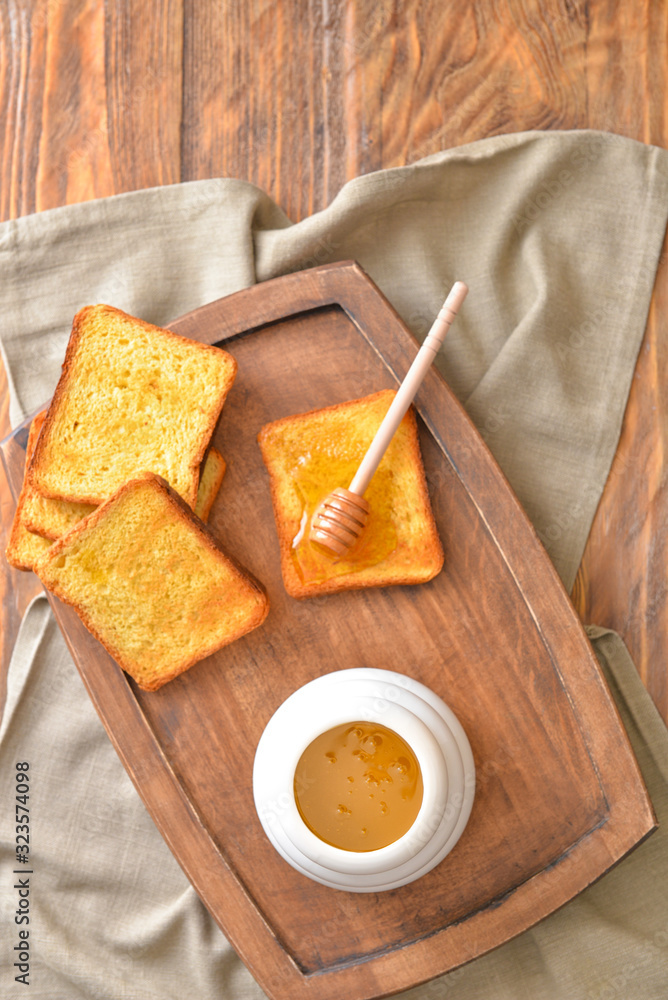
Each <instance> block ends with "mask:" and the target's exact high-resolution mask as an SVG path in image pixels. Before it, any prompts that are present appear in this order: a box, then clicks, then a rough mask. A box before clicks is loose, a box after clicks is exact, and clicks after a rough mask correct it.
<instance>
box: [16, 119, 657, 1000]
mask: <svg viewBox="0 0 668 1000" xmlns="http://www.w3.org/2000/svg"><path fill="white" fill-rule="evenodd" d="M667 211H668V153H666V152H665V151H663V150H660V149H656V148H653V147H648V146H644V145H642V144H640V143H636V142H633V141H632V140H628V139H624V138H621V137H617V136H613V135H608V134H603V133H595V132H561V133H559V132H557V133H524V134H518V135H510V136H500V137H496V138H494V139H489V140H482V141H480V142H477V143H474V144H472V145H469V146H463V147H460V148H457V149H454V150H449V151H446V152H443V153H440V154H437V155H435V156H432V157H429V158H427V159H426V160H423V161H421V162H420V163H418V164H415V165H413V166H411V167H404V168H397V169H395V170H388V171H383V172H380V173H376V174H370V175H367V176H365V177H361V178H358V179H357V180H355V181H352V182H351V183H349V184H348V185H346V186H345V187H344V189H343V190H342V191H341V192H340V194H339V195H338V196H337V198H336V199H335V200H334V202H333V203H332V204H331V205H330V206H329V208H327V209H326V210H325V211H323V212H321V213H319V214H317V215H315V216H313V217H311V218H309V219H306V220H304V221H303V222H300V223H298V224H296V225H293V224H292V223H291V222H290V220H288V219H287V218H286V216H285V215H284V214H283V213H282V212H281V210H280V209H279V208H278V207H277V206H276V205H275V204H274V203H273V202H272V201H271V199H269V198H268V197H267V195H266V194H264V193H263V192H262V191H260V190H259V189H257V188H256V187H254V186H253V185H250V184H247V183H245V182H242V181H236V180H229V179H220V180H212V181H201V182H192V183H189V184H183V185H177V186H173V187H167V188H162V189H154V190H149V191H141V192H135V193H132V194H127V195H119V196H117V197H115V198H110V199H105V200H102V201H96V202H89V203H86V204H82V205H76V206H71V207H66V208H61V209H54V210H51V211H49V212H44V213H41V214H38V215H35V216H30V217H27V218H24V219H19V220H16V221H12V222H8V223H5V224H3V225H2V226H0V305H2V315H3V326H2V331H1V338H2V340H1V342H2V350H3V357H4V360H5V364H6V366H7V369H8V372H9V379H10V388H11V402H12V410H11V412H12V419H13V421H14V422H17V421H18V420H19V419H20V418H21V417H22V416H23V415H25V414H26V413H28V412H30V411H31V410H33V409H35V408H36V407H37V406H38V405H40V404H41V403H43V402H44V401H45V400H46V399H47V398H48V397H49V395H50V394H51V392H52V391H53V388H54V386H55V383H56V381H57V378H58V375H59V370H60V364H61V362H62V358H63V354H64V349H65V344H66V341H67V337H68V335H69V330H70V325H71V320H72V316H73V315H74V313H75V312H76V311H77V309H79V308H80V307H81V306H82V305H85V304H88V303H92V302H96V301H106V302H110V303H111V304H113V305H116V306H119V307H120V308H123V309H126V310H127V311H128V312H130V313H133V314H135V315H138V316H141V317H143V318H145V319H147V320H150V321H152V322H156V323H159V324H165V323H168V322H169V321H170V320H172V319H174V318H176V317H177V316H178V315H180V314H183V313H185V312H187V311H188V310H190V309H193V308H196V307H197V306H199V305H202V304H204V303H205V302H208V301H211V300H213V299H216V298H218V297H220V296H222V295H225V294H228V293H230V292H233V291H236V290H238V289H240V288H243V287H246V286H248V285H250V284H252V283H253V282H255V281H260V280H265V279H267V278H270V277H273V276H275V275H277V274H281V273H285V272H288V271H293V270H296V269H300V268H304V267H308V266H312V265H315V264H317V263H326V262H329V261H334V260H341V259H350V258H354V259H356V260H358V261H359V262H360V264H361V265H362V266H363V267H364V268H365V269H366V270H367V272H368V273H369V274H370V276H371V277H372V278H373V279H374V280H375V281H376V283H377V284H378V285H379V286H380V288H381V289H382V290H383V291H384V292H385V294H386V295H387V296H388V298H389V299H390V301H391V302H392V303H393V304H394V305H395V307H396V308H397V309H398V311H399V312H400V314H401V315H402V316H403V317H404V319H405V320H406V322H407V324H408V325H409V327H411V328H412V329H413V331H414V332H415V334H416V335H417V336H418V337H421V336H423V335H424V334H425V333H426V331H427V329H428V326H429V324H430V322H431V320H432V318H433V316H434V315H435V313H436V312H437V310H438V307H439V306H440V304H441V302H442V300H443V298H444V295H445V293H446V292H447V290H448V288H449V287H450V285H451V283H452V282H453V281H454V280H455V279H456V278H461V279H462V280H464V281H466V282H467V283H468V284H469V286H470V289H471V291H470V294H469V297H468V299H467V301H466V303H465V305H464V307H463V309H462V311H461V314H460V316H459V317H458V320H457V323H456V325H455V326H454V327H453V329H452V331H451V332H450V334H449V335H448V338H447V341H446V345H445V348H444V350H443V353H442V357H441V358H440V359H439V364H440V366H441V369H442V371H443V373H444V374H445V376H446V378H447V380H448V382H449V384H450V385H451V386H452V388H453V390H454V391H455V393H456V394H457V395H458V397H459V398H460V399H461V400H462V402H463V403H464V405H465V406H466V408H467V410H468V412H469V413H470V414H471V416H472V418H473V419H474V421H475V422H476V424H477V426H478V428H479V429H480V431H481V433H482V435H483V436H484V437H485V439H486V440H487V443H488V444H489V446H490V448H491V450H492V452H493V453H494V455H495V456H496V458H497V460H498V461H499V463H500V464H501V466H502V468H503V469H504V471H505V472H506V475H507V476H508V478H509V480H510V483H511V485H512V486H513V488H514V489H515V491H516V493H517V494H518V496H519V498H520V500H521V502H522V503H523V505H524V507H525V509H526V510H527V512H528V514H529V516H530V517H531V519H532V521H533V523H534V525H535V527H536V529H537V531H538V533H539V535H540V537H541V538H542V539H543V541H544V543H545V545H546V548H547V550H548V552H549V554H550V556H551V558H552V559H553V561H554V563H555V565H556V567H557V569H558V571H559V573H560V575H561V577H562V580H563V581H564V583H565V585H566V586H567V587H570V585H571V583H572V581H573V578H574V575H575V572H576V569H577V566H578V564H579V561H580V558H581V555H582V550H583V547H584V544H585V541H586V537H587V534H588V530H589V526H590V523H591V519H592V517H593V513H594V511H595V508H596V504H597V502H598V499H599V497H600V494H601V491H602V488H603V485H604V483H605V479H606V476H607V474H608V471H609V468H610V463H611V460H612V457H613V455H614V451H615V447H616V444H617V440H618V435H619V430H620V426H621V420H622V416H623V412H624V406H625V403H626V398H627V394H628V388H629V385H630V382H631V378H632V374H633V368H634V364H635V359H636V356H637V352H638V349H639V346H640V342H641V339H642V334H643V331H644V326H645V321H646V316H647V309H648V305H649V299H650V294H651V289H652V285H653V280H654V274H655V269H656V264H657V261H658V257H659V253H660V249H661V244H662V239H663V235H664V230H665V224H666V213H667ZM592 638H593V641H594V644H595V648H596V651H597V653H598V655H599V657H600V659H601V662H602V663H603V665H604V669H605V670H606V672H607V675H608V677H609V680H610V683H611V686H612V690H613V693H614V694H615V697H616V699H617V702H618V705H619V707H620V711H621V712H622V715H623V717H624V721H625V723H626V725H627V728H628V731H629V735H630V737H631V739H632V741H633V744H634V747H635V750H636V753H637V755H638V758H639V762H640V764H641V766H642V768H643V772H644V774H645V779H646V781H647V783H648V787H649V789H650V793H651V794H652V798H653V802H654V806H655V809H656V810H657V813H658V814H659V818H660V819H661V816H662V815H663V816H664V817H665V814H666V777H667V769H666V758H667V756H668V750H667V743H668V736H667V735H666V731H665V727H664V726H663V724H662V722H661V720H660V718H659V717H658V715H657V713H656V712H655V711H654V709H653V706H652V704H651V701H650V699H649V697H648V696H647V695H646V692H645V691H644V689H643V687H642V685H641V684H640V681H639V680H638V678H637V674H636V673H635V670H634V668H633V665H632V663H631V662H630V660H629V658H628V654H627V653H626V652H625V650H624V648H623V645H622V644H621V642H620V641H619V640H618V638H617V637H615V636H613V635H611V634H610V633H605V632H602V631H596V632H594V633H593V634H592ZM22 760H26V761H29V762H30V768H31V773H32V774H33V776H34V793H33V794H34V798H33V799H32V800H31V801H32V804H33V810H34V814H33V815H34V819H33V824H34V825H33V830H32V836H33V841H34V842H33V863H34V869H35V875H34V876H33V879H34V882H33V885H34V898H33V906H34V908H33V910H32V911H31V912H32V917H31V919H32V921H33V924H32V927H33V930H32V933H31V941H32V942H33V946H34V954H33V959H32V962H31V986H30V994H31V995H32V996H33V997H40V998H41V997H44V998H47V997H48V998H49V1000H59V998H63V1000H71V998H74V997H81V998H84V1000H93V998H96V1000H97V998H99V997H113V998H115V1000H116V998H121V997H132V998H147V1000H149V998H150V1000H154V998H155V1000H157V998H160V1000H164V998H166V997H171V996H174V997H177V996H182V995H197V996H200V997H204V998H208V997H211V998H213V997H226V998H231V1000H236V998H240V1000H241V998H246V997H254V996H261V995H262V994H261V991H260V990H259V988H258V987H257V985H256V984H255V983H254V982H253V980H252V978H251V977H250V975H249V974H248V973H247V972H246V970H245V968H244V967H243V966H242V964H241V963H240V961H239V960H238V959H237V958H236V956H235V954H234V952H233V951H232V949H231V948H230V947H229V945H228V944H227V942H226V941H225V940H224V938H223V936H222V935H221V934H220V933H219V931H218V930H217V928H216V927H215V925H214V923H213V921H212V920H211V918H210V917H209V916H208V914H207V913H206V911H205V910H204V908H203V906H202V905H201V903H200V902H199V900H198V899H197V897H196V895H195V893H194V891H193V890H192V888H191V887H190V886H189V883H188V882H187V880H186V879H185V876H183V874H182V873H181V871H180V869H179V868H178V865H177V864H176V862H175V861H174V860H173V858H172V857H171V855H170V853H169V851H168V849H167V847H166V845H165V844H164V843H163V841H162V839H161V838H160V836H159V834H158V833H157V831H156V829H155V828H154V826H153V824H152V822H151V821H150V819H149V818H148V816H147V815H146V813H145V811H144V808H143V806H142V804H141V802H140V800H139V799H138V797H137V795H136V793H135V792H134V790H133V788H132V786H131V784H130V781H129V779H128V778H127V777H126V775H125V772H124V771H123V768H122V766H121V764H120V762H119V761H118V759H117V757H116V755H115V753H114V751H113V749H112V747H111V745H110V743H109V741H108V739H107V737H106V735H105V733H104V731H103V729H102V726H101V724H100V722H99V720H98V718H97V716H96V715H95V712H94V710H93V708H92V706H91V704H90V703H89V700H88V698H87V695H86V694H85V691H84V688H83V685H82V684H81V682H80V680H79V677H78V674H77V672H76V670H75V668H74V666H73V664H72V661H71V659H70V657H69V654H68V653H67V651H66V649H65V646H64V643H63V640H62V638H61V636H60V634H59V632H58V630H57V628H56V627H55V625H54V623H53V620H52V618H51V615H50V613H49V612H48V607H47V604H46V602H45V600H44V599H43V598H40V599H37V600H36V601H35V602H34V603H33V604H32V605H31V607H30V609H29V611H28V613H27V615H26V618H25V619H24V622H23V625H22V629H21V633H20V636H19V639H18V642H17V645H16V649H15V653H14V658H13V660H12V663H11V666H10V671H9V677H8V702H7V708H6V711H5V714H4V717H3V722H2V728H1V729H0V765H1V766H0V787H2V788H3V790H4V791H5V792H7V796H5V797H3V801H12V799H11V798H9V797H8V796H9V790H10V789H11V787H12V783H13V781H14V774H15V769H14V768H15V764H16V762H17V761H22ZM110 789H113V795H112V794H109V790H110ZM10 820H11V817H9V816H8V815H3V816H2V818H1V819H0V857H1V858H2V861H3V872H4V874H3V880H2V885H1V887H0V919H1V920H2V926H3V928H10V933H9V934H6V933H5V930H4V929H3V940H9V941H10V947H9V948H7V947H5V949H3V950H2V951H1V952H0V977H1V979H2V984H3V987H2V988H3V991H4V992H3V995H7V996H9V997H13V996H23V995H25V992H26V991H25V987H24V986H23V985H22V984H21V983H16V982H15V981H14V975H15V971H14V969H13V961H14V958H13V955H12V951H11V949H12V948H13V945H14V944H18V939H17V940H16V941H14V940H13V938H14V936H15V934H16V931H17V929H18V927H17V925H15V924H14V923H13V918H14V911H15V909H16V891H17V890H15V889H14V888H13V887H12V881H11V877H9V876H8V874H7V873H8V872H9V871H11V868H12V867H13V865H12V858H13V856H14V851H15V836H14V827H13V823H11V824H10ZM667 868H668V865H667V862H666V848H665V837H664V835H663V832H662V831H660V832H659V833H657V834H655V835H654V836H653V837H651V838H650V839H649V841H648V842H647V843H646V844H644V845H642V847H640V848H639V849H638V850H637V851H635V852H634V853H633V854H632V856H631V857H630V858H628V859H627V860H626V861H624V862H623V863H622V864H620V865H619V866H618V868H617V869H616V870H615V871H614V872H612V873H610V874H608V875H607V876H606V877H605V878H604V879H603V880H602V881H601V882H600V883H599V884H597V885H595V886H593V887H591V888H590V889H588V890H587V891H586V892H585V893H583V894H582V895H581V896H580V897H578V899H577V900H575V901H574V902H573V903H571V904H569V905H568V906H567V907H565V908H564V909H563V910H562V911H560V912H559V913H557V914H554V915H553V916H551V917H549V918H548V919H547V920H545V921H543V922H542V923H541V924H540V925H538V926H537V927H536V928H534V929H533V930H531V931H528V932H527V933H526V934H524V935H522V936H521V937H519V938H517V939H516V940H515V941H513V942H510V943H509V944H507V945H505V946H504V947H502V948H500V949H498V950H497V951H496V952H494V953H492V954H490V955H488V956H484V957H483V958H481V959H479V960H477V961H476V962H474V963H472V964H470V965H469V966H466V967H465V968H463V969H461V970H456V971H455V972H453V973H451V974H450V975H449V976H447V977H444V978H441V979H439V980H436V981H434V982H433V983H430V984H426V985H425V986H423V987H420V988H418V989H416V990H414V991H411V994H410V995H411V996H415V997H419V998H421V1000H422V998H429V1000H432V998H436V997H442V996H446V995H447V996H448V997H449V996H452V997H456V998H462V1000H464V998H467V1000H468V998H473V997H476V998H478V997H485V998H487V997H493V998H499V1000H504V998H506V997H508V998H511V997H512V998H513V1000H517V998H522V997H525V996H526V997H532V998H538V1000H540V998H543V997H544V998H546V1000H547V998H550V1000H555V998H556V1000H560V998H562V997H563V998H566V997H568V998H572V997H582V998H586V1000H590V998H592V1000H594V998H595V1000H599V998H600V1000H602V998H604V997H608V996H610V997H615V996H620V997H624V998H626V1000H634V998H637V1000H651V998H652V997H659V996H663V995H664V987H665V983H666V981H668V913H667V911H666V907H665V899H666V898H667V890H668V871H667ZM387 989H388V991H391V990H392V984H391V983H389V984H387Z"/></svg>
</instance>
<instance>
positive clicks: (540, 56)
mask: <svg viewBox="0 0 668 1000" xmlns="http://www.w3.org/2000/svg"><path fill="white" fill-rule="evenodd" d="M667 21H668V8H667V7H666V5H665V4H662V3H655V2H653V0H630V2H628V3H624V4H619V3H617V2H613V0H590V2H583V0H493V2H490V3H485V4H468V5H464V4H460V3H458V2H456V0H446V2H441V0H427V2H418V0H408V2H406V3H402V4H399V3H397V2H396V0H380V2H377V3H374V2H372V0H333V2H331V3H327V4H325V3H320V2H318V3H309V4H307V3H304V2H303V0H284V2H282V3H278V2H269V0H251V2H249V3H247V4H235V3H230V2H221V0H198V2H197V3H195V2H194V0H156V2H155V3H152V4H151V5H150V7H149V6H148V5H146V4H141V3H140V2H139V0H106V2H105V3H102V2H100V0H6V2H5V3H3V4H2V5H0V219H9V218H14V217H17V216H20V215H25V214H28V213H30V212H34V211H40V210H42V209H47V208H51V207H54V206H57V205H63V204H69V203H72V202H77V201H82V200H85V199H88V198H94V197H102V196H105V195H110V194H114V193H116V192H120V191H127V190H132V189H136V188H140V187H145V186H151V185H154V184H165V183H172V182H176V181H179V180H191V179H196V178H205V177H213V176H231V177H240V178H243V179H247V180H249V181H252V182H254V183H256V184H258V185H259V186H260V187H262V188H264V189H265V190H266V191H267V192H268V193H269V194H270V195H271V196H272V197H273V198H274V199H275V200H276V201H277V202H278V203H279V204H280V205H281V207H283V208H284V210H285V211H286V212H287V214H288V215H289V216H290V217H291V218H292V219H294V220H295V221H297V220H299V219H301V218H304V217H305V216H307V215H309V214H310V213H312V212H315V211H317V210H319V209H321V208H323V207H325V206H326V205H327V204H328V203H329V202H330V201H331V200H332V198H333V197H334V196H335V195H336V193H337V191H338V190H340V188H341V186H342V185H343V184H344V183H345V182H346V181H347V180H348V179H350V178H352V177H354V176H356V175H358V174H360V173H366V172H368V171H371V170H376V169H380V168H383V167H388V166H396V165H399V164H403V163H410V162H414V161H415V160H417V159H419V158H420V157H422V156H425V155H427V154H430V153H433V152H436V151H438V150H440V149H443V148H446V147H449V146H454V145H460V144H462V143H465V142H469V141H472V140H475V139H479V138H482V137H485V136H490V135H496V134H499V133H504V132H511V131H518V130H524V129H555V128H556V129H566V128H585V127H590V128H596V129H602V130H606V131H611V132H616V133H619V134H622V135H626V136H629V137H631V138H635V139H638V140H640V141H643V142H648V143H654V144H656V145H659V146H662V147H668V116H667V99H668V97H667V74H668V69H667V67H668V25H667ZM667 283H668V266H667V265H666V262H665V261H664V262H662V265H661V267H660V270H659V275H658V280H657V286H656V292H655V299H654V304H653V307H652V312H651V316H650V321H649V324H648V329H647V334H646V338H645V343H644V345H643V349H642V353H641V358H640V362H639V366H638V371H637V377H636V379H635V381H634V386H633V390H632V392H631V397H630V400H629V406H628V411H627V416H626V421H625V426H624V432H623V437H622V444H621V457H619V458H618V461H617V463H616V467H615V468H614V469H613V473H612V474H611V476H610V481H609V483H608V486H607V488H606V492H605V495H604V498H603V502H602V503H601V506H600V509H599V512H598V514H597V517H596V521H595V523H594V527H593V530H592V533H591V536H590V539H589V543H588V546H587V550H586V553H585V557H584V560H583V564H582V571H581V574H580V577H579V579H578V582H577V584H576V590H575V592H574V598H575V600H576V603H577V607H578V610H579V612H580V614H581V615H582V617H583V619H584V620H586V621H595V622H597V623H599V624H602V625H610V626H612V627H614V628H616V629H618V630H619V631H620V632H621V633H622V635H623V637H624V638H625V640H626V641H627V643H628V644H629V647H630V649H631V652H632V654H633V657H634V659H635V662H636V664H637V666H638V669H639V671H640V673H641V676H642V677H643V680H644V681H645V683H646V685H647V687H648V689H649V690H650V692H651V693H652V696H653V698H654V701H655V703H656V704H657V706H658V708H659V710H660V711H661V713H662V715H663V717H664V718H665V719H666V720H668V682H667V677H666V674H667V670H668V668H667V667H666V663H667V662H668V656H667V655H666V652H667V651H668V604H667V602H666V601H665V600H664V599H663V598H664V596H665V569H664V567H665V562H666V560H665V551H664V542H663V538H664V537H665V535H666V526H667V522H668V491H666V489H665V484H666V460H665V455H666V454H667V452H668V448H667V444H668V422H667V421H666V402H665V399H664V398H663V391H662V386H663V385H664V384H665V377H664V376H665V371H666V366H667V363H668V336H667V333H666V323H665V318H664V317H665V309H662V308H660V307H659V306H660V305H663V304H665V300H666V296H667V294H668V287H667ZM5 426H6V425H5ZM625 456H626V457H625ZM625 462H626V463H630V473H629V474H623V473H624V469H625V466H624V463H625ZM6 510H7V505H6V504H5V505H3V511H6ZM2 586H3V588H4V594H8V593H9V590H10V589H11V588H12V586H13V584H12V583H11V582H8V581H7V580H5V581H3V584H2ZM3 635H4V639H5V641H6V642H7V643H9V644H10V645H11V642H12V641H13V637H12V632H11V630H8V631H7V632H5V633H3ZM3 657H4V659H3V662H5V661H6V654H3Z"/></svg>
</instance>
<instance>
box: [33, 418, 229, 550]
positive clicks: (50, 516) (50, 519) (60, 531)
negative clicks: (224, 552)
mask: <svg viewBox="0 0 668 1000" xmlns="http://www.w3.org/2000/svg"><path fill="white" fill-rule="evenodd" d="M45 412H46V411H45ZM44 415H45V413H44V414H43V415H42V419H43V417H44ZM225 467H226V466H225V459H224V458H223V456H222V455H221V454H220V452H219V451H218V450H217V449H216V448H213V447H211V448H210V449H209V451H208V452H207V456H206V458H205V460H204V465H203V467H202V474H201V476H200V480H199V485H198V487H197V501H196V503H195V513H196V514H197V516H198V517H199V518H200V519H201V520H202V521H205V522H206V521H207V520H208V518H209V514H210V512H211V508H212V506H213V502H214V500H215V499H216V496H217V494H218V490H219V489H220V485H221V483H222V481H223V476H224V475H225ZM95 507H96V505H95V504H87V503H74V502H73V501H71V500H54V499H53V498H52V497H45V496H42V494H41V493H38V492H37V490H35V489H34V488H32V487H29V488H28V489H27V490H26V495H25V500H24V504H23V515H22V520H23V523H24V525H25V527H26V528H27V529H28V531H30V532H34V533H35V534H37V535H42V536H43V537H44V538H50V539H51V540H52V541H55V540H56V539H57V538H61V537H62V536H63V535H64V534H65V532H66V531H69V530H70V528H72V527H73V526H74V525H75V524H78V522H79V521H80V520H81V519H82V518H84V517H87V516H88V514H91V513H92V512H93V511H94V510H95Z"/></svg>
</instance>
